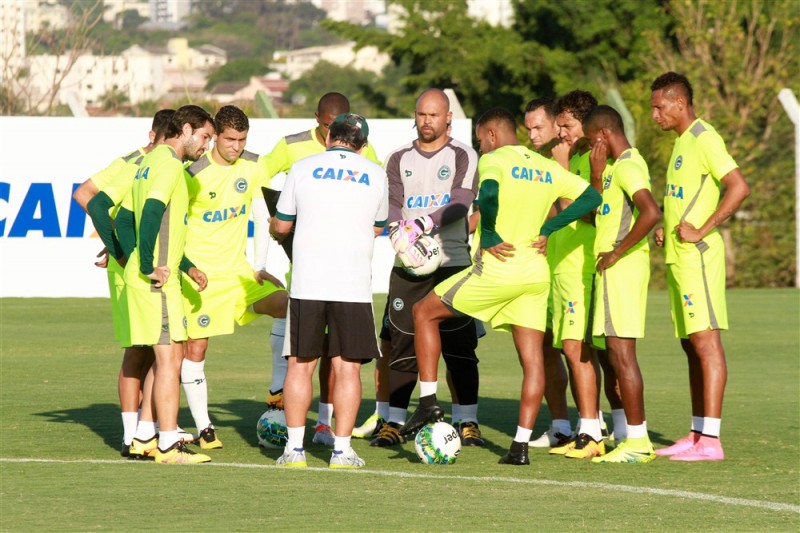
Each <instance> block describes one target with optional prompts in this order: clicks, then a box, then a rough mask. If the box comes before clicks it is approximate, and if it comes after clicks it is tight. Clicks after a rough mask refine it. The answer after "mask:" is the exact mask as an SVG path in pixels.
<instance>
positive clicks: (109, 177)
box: [89, 148, 145, 218]
mask: <svg viewBox="0 0 800 533" xmlns="http://www.w3.org/2000/svg"><path fill="white" fill-rule="evenodd" d="M144 156H145V153H144V149H143V148H139V149H137V150H134V151H133V152H131V153H129V154H128V155H125V156H122V157H118V158H117V159H115V160H114V161H112V162H111V164H110V165H108V166H107V167H106V168H104V169H103V170H101V171H100V172H98V173H97V174H94V175H93V176H92V177H91V178H89V179H90V180H92V183H94V185H95V187H97V190H98V191H101V192H104V193H106V194H107V195H108V197H109V198H111V201H112V202H114V206H113V207H112V208H111V209H110V210H109V214H110V215H111V218H116V216H117V211H119V208H120V205H121V204H122V201H123V200H124V199H125V196H127V195H128V193H129V192H130V190H131V187H132V186H133V178H134V177H135V176H136V171H137V170H139V164H140V163H141V162H142V159H144Z"/></svg>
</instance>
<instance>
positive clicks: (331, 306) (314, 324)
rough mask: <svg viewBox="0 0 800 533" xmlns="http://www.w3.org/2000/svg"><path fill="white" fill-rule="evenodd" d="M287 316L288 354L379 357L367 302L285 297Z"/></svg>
mask: <svg viewBox="0 0 800 533" xmlns="http://www.w3.org/2000/svg"><path fill="white" fill-rule="evenodd" d="M287 318H288V321H287V333H288V335H289V357H311V358H318V357H323V356H326V357H337V356H342V357H344V358H346V359H360V360H369V359H376V358H377V357H379V352H378V341H377V339H376V338H375V318H374V317H373V314H372V304H371V303H360V302H323V301H319V300H298V299H295V298H289V312H288V313H287ZM326 327H327V338H328V345H327V349H326V346H325V337H326V333H325V330H326Z"/></svg>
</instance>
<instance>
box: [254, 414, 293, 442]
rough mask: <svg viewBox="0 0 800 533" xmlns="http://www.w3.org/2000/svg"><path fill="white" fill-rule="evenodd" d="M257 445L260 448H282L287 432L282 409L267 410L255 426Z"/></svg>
mask: <svg viewBox="0 0 800 533" xmlns="http://www.w3.org/2000/svg"><path fill="white" fill-rule="evenodd" d="M256 436H258V445H259V446H261V447H262V448H284V447H285V446H286V439H287V430H286V415H285V414H284V412H283V409H275V408H271V409H267V410H266V411H264V414H263V415H261V418H259V419H258V424H256Z"/></svg>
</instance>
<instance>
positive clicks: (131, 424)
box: [122, 411, 139, 446]
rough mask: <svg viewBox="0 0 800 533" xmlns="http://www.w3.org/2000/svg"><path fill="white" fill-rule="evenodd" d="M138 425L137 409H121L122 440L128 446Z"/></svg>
mask: <svg viewBox="0 0 800 533" xmlns="http://www.w3.org/2000/svg"><path fill="white" fill-rule="evenodd" d="M138 425H139V411H122V442H123V443H124V444H127V445H128V446H130V444H131V441H132V440H133V437H134V436H135V435H136V426H138Z"/></svg>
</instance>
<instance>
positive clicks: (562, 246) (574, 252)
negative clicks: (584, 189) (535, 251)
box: [547, 152, 595, 274]
mask: <svg viewBox="0 0 800 533" xmlns="http://www.w3.org/2000/svg"><path fill="white" fill-rule="evenodd" d="M569 171H570V172H571V173H573V174H576V175H578V176H580V178H581V179H582V180H584V181H585V182H586V183H587V184H588V183H589V182H590V180H591V166H590V164H589V152H585V153H583V154H575V155H573V156H572V157H571V158H570V160H569ZM594 237H595V229H594V226H592V225H591V224H588V223H586V222H584V221H583V220H575V221H573V222H571V223H570V224H568V225H567V226H565V227H564V228H562V229H560V230H559V231H557V232H555V233H554V234H553V235H551V236H550V242H548V248H547V253H548V254H549V255H552V257H550V264H551V265H552V267H553V274H566V273H573V274H574V273H577V272H581V273H586V274H590V273H592V272H594V256H593V251H594Z"/></svg>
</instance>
